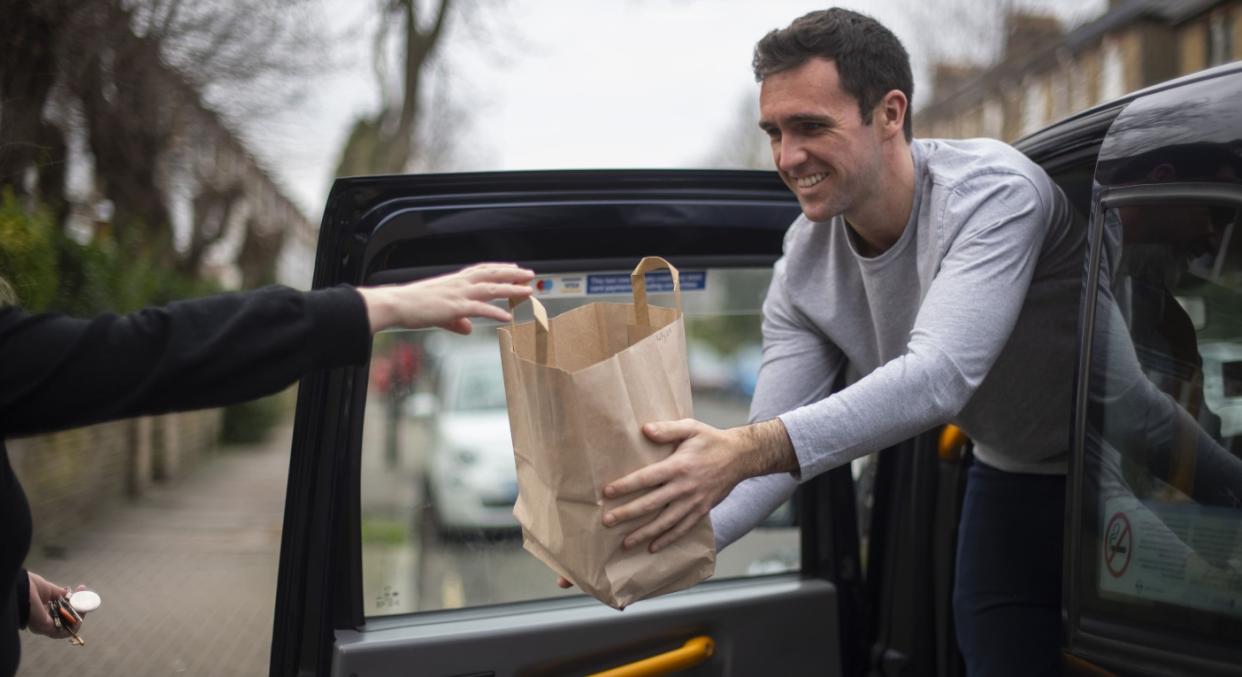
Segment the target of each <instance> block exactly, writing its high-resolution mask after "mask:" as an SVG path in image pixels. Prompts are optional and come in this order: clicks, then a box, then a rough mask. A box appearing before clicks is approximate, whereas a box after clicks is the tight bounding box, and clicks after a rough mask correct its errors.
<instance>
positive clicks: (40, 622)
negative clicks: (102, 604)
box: [26, 571, 86, 638]
mask: <svg viewBox="0 0 1242 677" xmlns="http://www.w3.org/2000/svg"><path fill="white" fill-rule="evenodd" d="M26 575H27V576H29V577H30V619H29V621H28V622H27V624H26V627H27V628H28V629H29V630H30V631H31V632H33V633H36V634H39V635H46V636H48V637H57V638H59V637H68V636H69V633H68V632H66V631H65V630H63V629H61V628H58V627H56V624H55V623H53V622H52V615H51V614H50V613H49V612H48V610H47V603H48V602H50V601H52V600H54V599H60V598H61V597H64V596H65V595H68V594H69V588H62V587H60V586H59V585H56V584H55V583H51V582H49V581H48V580H47V579H46V578H44V577H42V576H40V575H39V574H36V573H32V572H29V571H27V572H26ZM78 589H79V590H85V589H86V586H84V585H79V586H78Z"/></svg>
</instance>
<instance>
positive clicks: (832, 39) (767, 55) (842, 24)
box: [751, 7, 914, 141]
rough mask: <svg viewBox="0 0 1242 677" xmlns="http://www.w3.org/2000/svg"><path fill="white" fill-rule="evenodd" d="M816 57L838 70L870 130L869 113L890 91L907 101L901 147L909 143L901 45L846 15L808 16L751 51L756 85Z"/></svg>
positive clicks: (910, 96) (869, 22)
mask: <svg viewBox="0 0 1242 677" xmlns="http://www.w3.org/2000/svg"><path fill="white" fill-rule="evenodd" d="M815 57H821V58H824V59H830V60H832V61H833V62H835V63H836V65H837V72H838V73H840V75H841V86H842V87H843V88H844V89H845V92H846V93H847V94H849V95H850V96H853V97H854V98H855V99H858V110H859V113H860V114H861V115H862V119H863V123H864V124H871V111H872V110H873V109H874V108H875V107H876V105H877V104H879V103H880V100H881V99H883V98H884V95H885V94H888V93H889V92H891V91H893V90H894V89H896V90H900V91H901V93H903V94H905V95H906V100H907V101H909V102H910V105H907V106H906V119H905V122H904V124H903V126H902V129H903V131H904V132H905V134H906V141H909V140H911V139H912V138H914V133H913V129H914V125H913V122H912V118H913V116H912V115H911V112H910V107H911V106H912V105H913V103H914V77H913V76H912V75H911V74H910V56H909V55H908V54H906V48H905V47H902V46H901V41H900V40H898V39H897V36H896V35H893V33H892V31H890V30H888V29H887V28H885V27H884V25H883V24H881V23H880V22H879V21H876V20H875V19H872V18H871V17H869V16H866V15H865V14H859V13H858V12H851V11H850V10H848V9H841V8H839V7H833V8H832V9H825V10H820V11H817V12H811V13H810V14H807V15H805V16H802V17H799V18H797V19H795V20H794V22H793V23H791V24H789V26H788V27H786V28H781V29H778V30H774V31H772V32H771V33H768V34H767V35H765V36H763V39H762V40H760V41H759V42H758V44H756V45H755V59H754V61H753V62H751V65H752V67H753V68H754V69H755V80H757V81H759V82H763V79H764V78H766V77H767V76H769V75H772V74H774V73H780V72H781V71H786V70H789V69H791V68H797V67H798V66H801V65H802V64H804V63H806V62H807V61H809V60H811V59H812V58H815Z"/></svg>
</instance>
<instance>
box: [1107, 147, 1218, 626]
mask: <svg viewBox="0 0 1242 677" xmlns="http://www.w3.org/2000/svg"><path fill="white" fill-rule="evenodd" d="M1174 171H1176V165H1170V164H1156V165H1154V166H1153V167H1152V168H1151V172H1156V173H1159V172H1174ZM1151 172H1148V173H1146V178H1147V179H1148V180H1159V177H1157V176H1155V175H1153V174H1152V173H1151ZM1237 221H1238V219H1237V210H1236V208H1235V207H1232V206H1224V205H1216V204H1203V203H1192V202H1184V203H1179V204H1159V205H1141V206H1132V207H1122V208H1118V209H1114V210H1110V211H1109V212H1108V213H1107V214H1106V215H1105V223H1104V228H1105V239H1106V245H1105V247H1104V251H1103V252H1102V259H1101V262H1102V263H1101V272H1100V281H1099V285H1098V289H1097V297H1096V315H1095V327H1094V331H1093V340H1092V346H1091V371H1090V374H1089V381H1088V387H1089V392H1088V403H1087V404H1088V417H1087V431H1086V433H1087V439H1086V452H1087V455H1086V471H1087V482H1086V487H1087V491H1088V495H1087V506H1088V508H1089V510H1088V519H1089V523H1088V524H1087V525H1085V526H1086V527H1087V533H1088V534H1090V535H1092V536H1093V537H1094V539H1095V547H1094V548H1093V551H1092V552H1090V556H1089V557H1088V561H1087V562H1086V563H1085V564H1084V567H1085V569H1084V571H1083V573H1084V574H1085V575H1084V576H1083V578H1084V579H1085V580H1086V581H1088V582H1089V586H1090V587H1094V589H1095V590H1096V592H1097V593H1098V597H1099V598H1100V599H1102V600H1104V601H1105V602H1111V603H1114V604H1123V605H1124V606H1125V607H1126V608H1129V609H1131V610H1136V609H1138V610H1147V611H1145V612H1144V613H1150V618H1151V619H1152V620H1157V621H1163V623H1165V624H1167V623H1169V622H1170V620H1172V619H1173V618H1183V617H1184V618H1187V619H1190V620H1193V619H1194V618H1197V616H1195V615H1194V614H1193V613H1190V612H1189V610H1197V612H1198V614H1199V615H1200V616H1202V615H1203V614H1202V612H1208V614H1217V615H1224V616H1229V617H1242V458H1239V452H1240V451H1242V425H1239V424H1240V423H1242V418H1240V416H1239V407H1240V406H1242V399H1240V398H1239V397H1238V396H1237V395H1236V394H1231V393H1236V392H1238V389H1239V381H1238V380H1237V379H1238V377H1239V374H1238V371H1237V369H1236V367H1235V366H1233V365H1236V364H1238V360H1239V359H1242V241H1239V240H1238V239H1237V238H1235V237H1234V233H1235V230H1236V224H1237ZM1179 608H1180V609H1183V610H1187V613H1183V614H1182V615H1180V616H1179V615H1177V613H1176V612H1173V611H1171V610H1173V609H1179ZM1170 613H1173V615H1168V614H1170ZM1161 614H1163V615H1161ZM1187 614H1189V615H1187ZM1215 627H1216V630H1215V631H1216V632H1218V633H1219V632H1223V630H1222V628H1223V627H1225V626H1215Z"/></svg>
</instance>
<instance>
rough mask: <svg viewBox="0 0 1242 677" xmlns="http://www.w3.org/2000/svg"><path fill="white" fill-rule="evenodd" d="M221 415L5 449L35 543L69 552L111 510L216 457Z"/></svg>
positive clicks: (91, 431)
mask: <svg viewBox="0 0 1242 677" xmlns="http://www.w3.org/2000/svg"><path fill="white" fill-rule="evenodd" d="M220 417H221V413H220V410H217V409H209V410H204V411H196V412H188V413H181V414H167V415H164V416H155V417H142V418H137V419H129V420H124V421H116V422H113V423H101V424H99V425H93V426H88V427H85V428H77V429H74V430H67V431H65V432H60V433H54V434H51V435H40V436H37V437H26V438H17V439H9V440H7V441H6V444H7V446H8V449H9V458H10V461H11V462H12V464H13V469H14V470H15V471H16V473H17V476H18V478H19V479H20V480H21V482H22V486H23V487H24V488H25V490H26V495H27V497H28V498H29V499H30V509H31V513H32V514H33V516H34V540H35V543H36V544H37V545H39V546H42V547H44V548H46V549H56V548H58V547H61V546H63V545H66V544H67V541H68V539H70V538H72V536H73V533H74V530H75V529H76V528H78V527H79V526H81V525H84V524H87V523H89V521H90V520H91V519H92V518H93V517H94V516H96V515H98V514H100V513H101V512H103V508H106V507H107V505H108V504H109V503H112V502H115V501H119V500H124V499H126V498H130V497H136V496H139V495H141V494H142V492H143V491H145V489H146V488H147V487H149V486H150V485H151V483H152V482H166V481H171V480H175V479H176V478H178V477H180V476H181V475H183V474H184V473H185V472H187V471H189V470H190V469H191V468H193V467H194V465H195V464H196V463H197V462H198V460H199V459H201V458H202V457H203V456H204V455H205V454H208V453H210V452H211V451H212V450H213V449H215V447H216V444H217V440H218V439H219V433H220Z"/></svg>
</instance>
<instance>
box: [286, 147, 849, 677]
mask: <svg viewBox="0 0 1242 677" xmlns="http://www.w3.org/2000/svg"><path fill="white" fill-rule="evenodd" d="M798 213H799V210H798V207H797V203H796V201H795V200H794V199H793V196H792V195H791V194H790V193H789V192H788V190H787V189H786V188H785V187H784V185H783V184H782V183H780V181H779V180H778V179H777V178H776V176H775V175H774V174H772V173H767V172H707V171H704V172H695V171H688V172H672V171H606V172H529V173H506V174H472V175H444V176H406V177H366V178H359V179H345V180H340V181H338V182H337V184H336V185H335V186H334V188H333V191H332V194H331V196H330V197H329V201H328V207H327V210H326V212H325V216H324V221H323V226H322V227H321V233H320V243H319V249H318V258H317V261H316V268H315V280H314V286H315V287H324V286H330V285H334V284H340V283H348V284H380V283H389V282H399V281H408V280H412V279H418V278H423V277H427V276H430V275H434V274H438V273H439V272H443V271H447V270H451V269H455V268H458V267H460V266H462V265H465V264H469V263H473V262H477V261H482V260H509V261H516V262H518V263H520V264H523V265H527V266H530V267H533V268H534V269H535V270H536V271H537V272H538V273H558V272H566V271H574V272H582V271H616V270H625V269H628V268H630V267H632V265H633V264H634V262H635V261H637V259H638V257H640V256H643V255H648V254H657V255H661V256H664V257H666V258H668V259H669V260H670V261H672V262H673V263H674V264H675V265H679V266H682V267H689V268H706V267H713V268H717V269H731V268H743V267H748V268H753V267H770V266H771V264H772V263H773V262H774V261H775V260H776V258H777V257H778V256H779V255H780V247H781V240H782V236H783V233H784V231H785V229H786V228H787V227H788V225H789V223H790V222H791V221H792V220H793V218H794V217H795V216H796V215H797V214H798ZM761 292H762V290H758V291H757V292H756V293H761ZM367 382H368V375H367V369H366V368H362V367H358V368H350V369H338V370H333V371H331V372H324V373H317V374H313V375H311V376H309V377H307V378H306V379H305V380H304V381H303V383H302V387H301V391H300V393H299V402H298V412H297V418H296V421H295V431H294V448H293V456H292V459H291V469H290V479H289V488H288V493H287V496H288V498H287V505H286V521H285V524H286V528H285V532H284V534H283V536H282V549H281V563H280V577H279V589H278V594H277V612H276V618H277V623H276V633H275V635H274V638H273V652H272V674H281V675H293V674H297V675H305V674H329V673H331V674H340V675H353V674H357V675H365V674H393V673H401V672H413V673H417V674H493V673H494V674H497V675H503V674H546V673H549V672H551V673H559V672H563V671H570V672H579V671H581V672H591V671H595V670H602V669H605V668H608V667H611V666H614V665H617V664H621V663H625V662H627V661H631V660H637V659H639V658H642V657H644V656H646V655H648V654H649V653H652V652H658V651H662V650H666V649H668V648H671V647H672V646H674V645H677V644H680V642H682V641H685V640H686V639H688V638H689V637H690V636H692V635H695V634H705V635H708V636H710V637H712V639H713V640H714V641H715V642H716V647H717V652H716V654H715V657H713V658H712V659H711V661H709V662H707V663H705V664H704V665H703V666H701V667H699V668H695V669H694V670H693V671H691V672H690V673H689V674H763V673H768V674H806V673H813V674H839V673H840V671H841V666H842V665H843V661H846V662H849V661H853V662H854V664H856V663H857V661H858V660H859V659H860V657H861V655H862V651H861V649H860V648H859V646H860V642H861V641H862V639H863V635H862V634H861V633H858V632H854V633H853V634H851V633H848V632H845V630H844V629H843V628H842V626H841V625H840V623H839V618H840V617H842V616H843V615H846V616H848V615H849V612H848V611H844V612H843V611H842V610H841V609H840V608H839V607H840V604H839V602H838V592H837V587H836V584H835V579H836V578H837V577H838V576H839V574H840V572H841V571H843V570H844V571H845V572H846V574H847V576H846V578H847V579H849V580H848V581H847V586H852V587H851V589H853V590H855V592H854V593H852V594H851V595H850V600H851V601H850V602H849V603H848V604H846V606H849V607H851V608H855V612H858V611H859V610H858V609H857V608H856V607H857V606H858V605H859V604H860V603H861V595H860V594H859V592H858V591H859V590H860V588H859V587H858V586H859V585H860V583H859V576H860V574H859V572H858V566H857V543H856V542H854V543H853V544H845V543H835V542H834V540H835V539H837V538H839V537H838V536H835V535H834V529H833V528H832V524H831V521H832V520H847V521H849V522H850V524H851V529H847V530H844V531H843V533H846V534H848V535H849V536H852V537H853V538H854V540H855V541H856V539H857V534H856V531H855V530H853V529H852V524H853V520H854V514H853V510H852V505H851V506H850V509H849V510H836V511H833V512H832V514H830V515H825V514H821V515H818V516H811V513H812V512H813V511H814V510H815V509H816V508H815V505H814V504H810V505H804V506H802V507H801V509H802V510H804V511H806V512H807V514H808V517H807V518H805V519H803V523H804V526H803V532H802V550H801V572H800V574H796V575H790V574H785V575H777V576H766V577H758V578H753V579H747V580H726V581H713V582H708V583H705V584H701V585H699V586H697V587H696V588H694V589H692V590H689V591H683V592H681V593H677V594H675V595H671V596H668V597H664V598H659V599H655V600H650V601H646V602H642V603H639V604H636V605H633V606H631V607H630V608H628V609H626V610H625V611H624V612H617V611H614V610H612V609H610V608H607V607H604V606H602V605H600V604H599V603H598V602H595V601H594V600H588V599H586V598H583V597H576V598H568V599H565V598H558V599H541V600H537V601H531V602H518V603H508V604H499V605H488V606H482V607H477V608H473V609H466V610H455V611H437V612H425V613H414V614H402V615H396V616H388V617H383V618H368V617H367V615H366V611H365V608H366V606H365V604H364V600H363V589H362V588H363V586H362V575H363V573H362V569H363V562H362V555H361V546H360V543H361V540H362V535H361V531H362V529H361V527H360V521H361V513H360V507H359V506H360V503H361V500H362V498H361V495H360V488H359V475H360V472H361V470H360V461H359V456H360V453H359V448H360V446H359V445H360V444H361V439H362V437H363V418H364V416H365V413H366V408H367V406H368V400H367ZM844 472H845V475H844V477H846V478H847V481H848V469H845V471H844ZM838 475H839V474H838ZM821 479H822V480H824V481H823V482H818V483H817V482H812V483H811V484H812V485H816V484H818V489H815V488H812V490H811V494H812V495H817V496H819V497H820V498H819V499H816V501H819V505H821V506H823V505H828V504H829V502H830V501H831V498H830V496H831V493H832V492H831V490H830V489H829V484H828V483H827V480H828V476H825V477H824V478H821ZM851 496H852V495H851ZM820 512H821V513H823V512H824V510H823V509H822V508H820ZM836 531H842V530H840V529H837V530H836ZM849 558H853V562H854V563H853V564H852V565H851V564H847V565H845V566H842V565H841V564H840V562H841V561H842V560H843V559H844V560H848V559H849ZM547 573H548V586H549V588H551V587H552V580H553V578H552V576H553V574H552V573H551V572H550V571H549V572H547ZM843 633H844V634H843ZM843 636H844V637H846V638H847V643H848V644H849V645H850V646H848V647H843V646H842V639H841V638H842V637H843Z"/></svg>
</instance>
